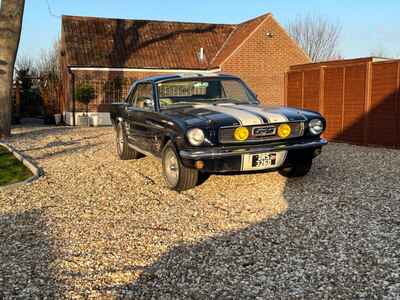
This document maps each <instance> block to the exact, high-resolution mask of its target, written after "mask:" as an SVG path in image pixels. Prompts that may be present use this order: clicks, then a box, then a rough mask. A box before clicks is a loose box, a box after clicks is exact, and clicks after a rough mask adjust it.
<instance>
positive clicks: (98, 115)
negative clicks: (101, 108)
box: [64, 112, 112, 126]
mask: <svg viewBox="0 0 400 300" xmlns="http://www.w3.org/2000/svg"><path fill="white" fill-rule="evenodd" d="M84 114H85V113H84V112H75V124H76V125H79V120H78V116H82V115H84ZM88 115H89V118H90V125H91V126H110V125H112V123H111V118H110V113H108V112H90V113H88ZM64 121H65V123H66V124H67V125H73V113H72V112H65V113H64Z"/></svg>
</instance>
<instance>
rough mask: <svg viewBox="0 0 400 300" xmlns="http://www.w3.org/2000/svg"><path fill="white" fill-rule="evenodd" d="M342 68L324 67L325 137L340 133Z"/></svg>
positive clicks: (333, 136)
mask: <svg viewBox="0 0 400 300" xmlns="http://www.w3.org/2000/svg"><path fill="white" fill-rule="evenodd" d="M343 96H344V68H343V67H338V68H327V69H325V84H324V104H323V106H324V116H325V118H326V121H327V128H326V131H325V134H324V135H325V137H326V138H328V139H334V138H336V137H337V136H340V134H341V133H342V125H343V124H342V123H343Z"/></svg>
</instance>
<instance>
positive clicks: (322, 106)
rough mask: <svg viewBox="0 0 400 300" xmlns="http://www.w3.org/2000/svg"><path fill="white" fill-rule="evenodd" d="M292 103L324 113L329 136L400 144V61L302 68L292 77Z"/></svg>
mask: <svg viewBox="0 0 400 300" xmlns="http://www.w3.org/2000/svg"><path fill="white" fill-rule="evenodd" d="M285 101H286V102H285V103H286V105H288V106H293V107H298V108H304V109H310V110H315V111H319V112H321V113H322V114H323V115H324V116H325V118H326V120H327V124H328V125H327V130H326V132H325V134H324V136H325V137H326V138H327V139H329V140H334V141H343V142H349V143H354V144H361V145H378V146H387V147H400V61H398V60H390V61H379V62H373V61H368V62H349V63H346V61H344V62H343V63H342V64H338V63H335V64H333V65H329V64H326V65H321V64H316V65H315V68H313V67H312V65H307V67H304V68H299V67H296V68H294V69H293V70H291V71H289V72H288V73H287V75H286V99H285Z"/></svg>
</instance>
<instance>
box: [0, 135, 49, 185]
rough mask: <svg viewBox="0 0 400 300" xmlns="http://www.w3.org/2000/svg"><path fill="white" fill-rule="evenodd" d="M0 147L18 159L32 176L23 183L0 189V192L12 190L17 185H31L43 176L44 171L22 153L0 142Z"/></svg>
mask: <svg viewBox="0 0 400 300" xmlns="http://www.w3.org/2000/svg"><path fill="white" fill-rule="evenodd" d="M0 146H1V147H4V148H6V149H7V150H8V151H9V152H10V153H11V154H12V155H14V156H15V158H16V159H18V160H19V161H20V162H22V163H23V164H24V166H25V167H27V168H28V169H29V170H30V171H31V172H32V174H33V176H32V177H30V178H28V179H26V180H24V181H21V182H17V183H13V184H10V185H5V186H3V187H0V191H1V190H5V189H9V188H13V187H16V186H19V185H24V184H28V183H31V182H32V181H35V180H37V179H39V178H40V177H41V176H43V175H44V171H43V169H42V168H40V167H39V166H37V165H36V163H34V162H33V161H31V160H30V159H29V158H27V157H26V156H24V155H23V154H22V153H20V152H19V151H18V150H16V149H15V148H14V147H13V146H11V145H8V144H5V143H2V142H0Z"/></svg>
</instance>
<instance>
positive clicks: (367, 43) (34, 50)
mask: <svg viewBox="0 0 400 300" xmlns="http://www.w3.org/2000/svg"><path fill="white" fill-rule="evenodd" d="M0 1H1V0H0ZM0 3H1V2H0ZM48 4H49V5H48ZM399 11H400V1H398V0H385V1H377V0H353V1H350V0H269V1H267V0H245V1H243V0H201V1H200V0H197V1H195V0H164V1H163V0H150V1H143V0H140V1H139V0H113V1H110V0H26V7H25V16H24V22H23V29H22V37H21V44H20V51H19V55H23V56H29V57H31V58H33V59H34V58H36V57H38V56H39V55H40V53H41V51H42V50H43V49H46V48H49V47H51V45H52V44H53V42H54V41H55V40H56V39H57V38H58V37H59V36H60V28H61V17H60V16H61V15H81V16H96V17H113V18H127V19H149V20H174V21H190V22H210V23H232V24H234V23H240V22H242V21H245V20H248V19H251V18H253V17H256V16H258V15H261V14H264V13H266V12H271V13H272V14H273V15H274V16H275V18H276V19H277V20H278V21H279V22H280V23H281V24H282V25H284V26H286V25H287V24H289V22H291V21H292V20H295V19H296V18H297V17H299V16H303V15H307V14H312V15H321V16H323V17H324V18H327V19H328V20H330V21H331V22H333V23H339V24H341V26H342V34H341V38H340V45H339V48H340V53H341V55H342V56H343V57H345V58H355V57H363V56H364V57H365V56H370V55H371V54H372V53H383V54H384V55H385V56H388V57H399V56H400V17H399V13H398V12H399Z"/></svg>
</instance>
